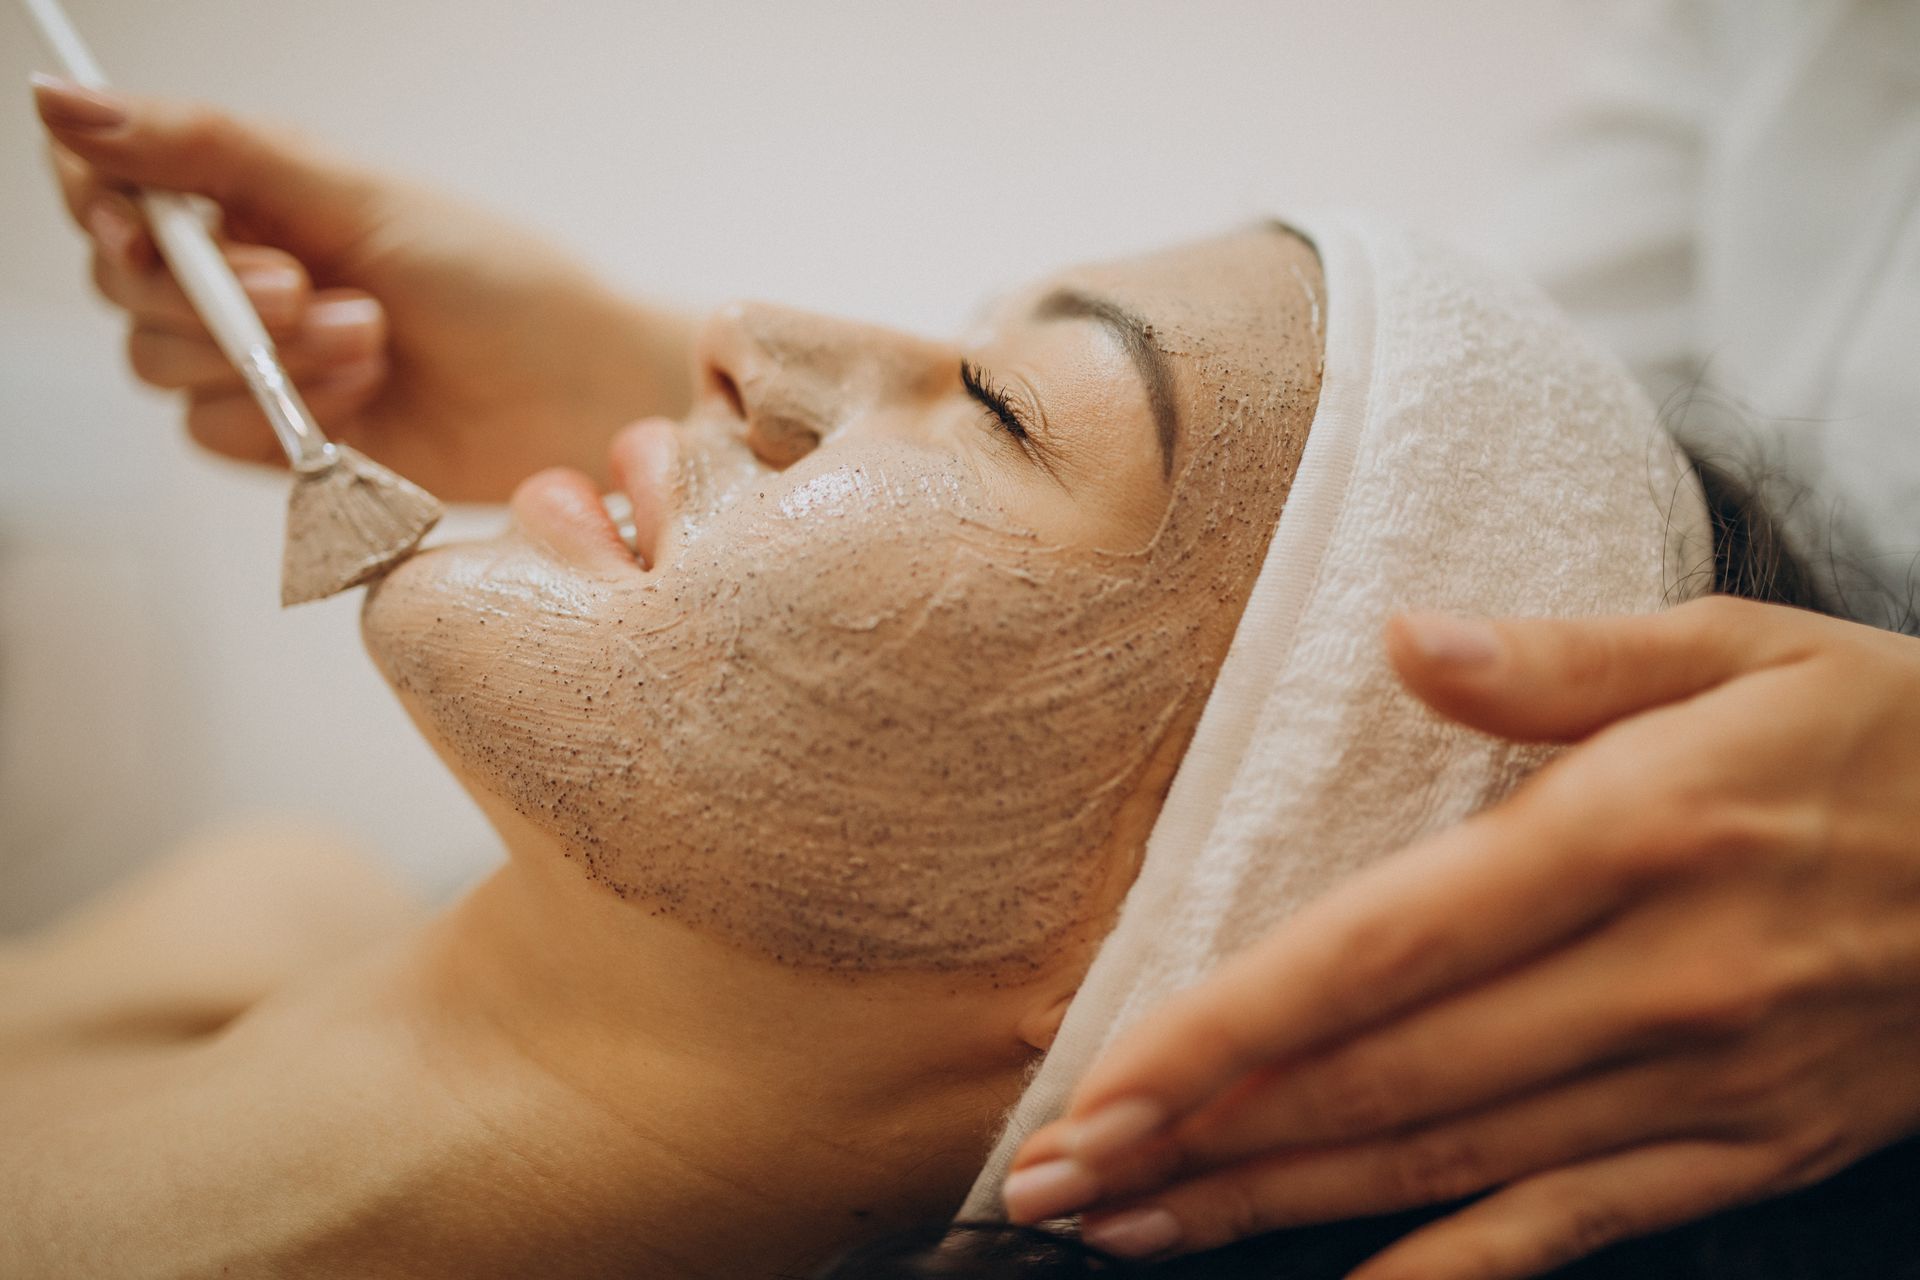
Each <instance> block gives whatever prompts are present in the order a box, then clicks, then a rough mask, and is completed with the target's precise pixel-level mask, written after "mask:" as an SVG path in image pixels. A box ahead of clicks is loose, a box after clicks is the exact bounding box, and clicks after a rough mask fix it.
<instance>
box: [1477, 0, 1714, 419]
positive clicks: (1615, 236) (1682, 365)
mask: <svg viewBox="0 0 1920 1280" xmlns="http://www.w3.org/2000/svg"><path fill="white" fill-rule="evenodd" d="M1573 7H1574V8H1576V9H1577V10H1578V11H1579V12H1578V13H1577V15H1576V16H1577V18H1578V20H1579V21H1580V23H1581V25H1582V27H1583V28H1584V29H1585V30H1584V33H1585V35H1586V36H1587V39H1586V41H1585V45H1586V48H1587V50H1588V51H1589V52H1588V61H1587V65H1586V66H1585V68H1584V70H1583V78H1582V82H1581V84H1580V86H1579V88H1578V90H1577V91H1576V94H1575V97H1574V105H1573V106H1572V108H1571V109H1570V110H1569V111H1568V112H1567V114H1566V115H1565V117H1564V118H1562V119H1560V120H1559V121H1557V122H1555V124H1554V126H1553V127H1552V128H1551V130H1550V131H1549V133H1548V135H1547V137H1546V138H1545V139H1543V144H1542V147H1541V149H1540V151H1541V154H1540V157H1539V161H1538V164H1537V166H1536V168H1535V170H1534V172H1533V173H1532V174H1531V175H1529V180H1528V181H1527V182H1526V183H1525V184H1524V186H1523V188H1522V189H1521V190H1520V191H1518V192H1516V194H1515V198H1514V199H1513V200H1512V201H1510V202H1509V203H1510V206H1511V207H1510V211H1509V212H1510V216H1509V217H1508V218H1507V219H1506V221H1505V225H1506V226H1507V228H1508V234H1507V236H1506V245H1505V249H1506V255H1507V257H1508V258H1509V261H1510V262H1511V264H1512V265H1514V266H1516V267H1518V268H1519V269H1520V270H1521V271H1523V272H1525V273H1526V274H1528V275H1530V276H1532V277H1533V278H1534V279H1535V280H1537V281H1538V282H1539V283H1540V284H1541V285H1542V286H1543V287H1544V288H1545V289H1546V290H1547V291H1548V292H1549V293H1551V294H1552V295H1553V296H1554V297H1555V298H1556V299H1557V300H1558V301H1559V302H1560V304H1561V305H1562V306H1564V307H1566V308H1567V309H1568V310H1569V311H1570V312H1572V313H1573V315H1574V317H1575V319H1576V320H1578V321H1579V322H1580V323H1581V324H1582V325H1583V326H1584V327H1585V328H1586V329H1587V330H1588V331H1589V332H1591V333H1593V334H1594V335H1595V336H1596V337H1597V338H1599V339H1600V340H1601V341H1602V342H1604V343H1605V344H1606V345H1607V346H1608V347H1609V348H1611V349H1612V350H1613V351H1614V352H1615V353H1616V354H1618V355H1619V356H1620V357H1621V358H1622V359H1623V360H1625V361H1626V363H1627V364H1628V366H1629V367H1630V368H1631V369H1632V370H1633V372H1634V374H1635V375H1636V376H1637V377H1638V378H1639V379H1640V380H1641V382H1642V384H1643V385H1645V386H1646V388H1647V389H1648V391H1649V392H1650V393H1651V394H1652V396H1653V398H1654V401H1655V403H1662V402H1664V401H1665V399H1666V398H1667V396H1668V395H1670V394H1671V393H1672V392H1674V391H1675V390H1676V389H1678V388H1680V387H1683V386H1687V385H1689V384H1691V383H1692V381H1693V379H1694V377H1695V375H1696V374H1697V372H1698V367H1699V356H1700V353H1699V351H1698V350H1697V340H1696V333H1697V326H1696V323H1695V322H1696V292H1695V286H1696V271H1697V261H1696V260H1697V256H1698V246H1697V236H1698V221H1699V212H1700V205H1701V188H1702V179H1703V175H1704V171H1705V166H1706V163H1707V157H1708V151H1709V139H1710V138H1711V136H1712V131H1713V124H1714V122H1713V120H1712V118H1711V117H1712V113H1713V111H1714V108H1715V102H1716V99H1717V96H1718V86H1717V78H1718V77H1717V74H1716V71H1717V69H1716V67H1715V66H1714V65H1713V58H1712V50H1713V26H1714V13H1713V8H1712V6H1711V4H1709V3H1707V0H1619V2H1615V3H1607V2H1606V0H1584V2H1581V3H1575V4H1574V6H1573Z"/></svg>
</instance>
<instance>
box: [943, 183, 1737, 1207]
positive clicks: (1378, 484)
mask: <svg viewBox="0 0 1920 1280" xmlns="http://www.w3.org/2000/svg"><path fill="white" fill-rule="evenodd" d="M1294 225H1296V226H1298V227H1299V229H1300V231H1301V233H1302V234H1303V235H1305V236H1306V237H1307V239H1309V240H1310V241H1312V243H1313V244H1314V246H1315V247H1316V248H1317V249H1318V250H1319V254H1320V259H1321V265H1322V268H1323V271H1324V273H1325V278H1326V292H1327V297H1326V306H1325V314H1326V366H1325V376H1324V378H1323V380H1322V383H1321V389H1320V403H1319V407H1318V409H1317V411H1316V413H1315V414H1314V418H1313V425H1312V428H1311V431H1310V433H1309V435H1308V437H1307V443H1306V447H1305V452H1304V453H1303V455H1302V458H1301V464H1300V468H1299V472H1298V474H1297V476H1296V477H1295V481H1294V485H1293V490H1292V492H1291V494H1290V495H1289V497H1288V500H1287V505H1286V510H1285V512H1284V513H1283V514H1282V516H1281V518H1280V522H1279V525H1278V526H1277V528H1276V529H1275V531H1274V536H1273V541H1272V544H1271V546H1270V547H1269V549H1268V552H1267V558H1266V561H1265V563H1264V565H1263V566H1262V568H1261V572H1260V576H1259V579H1258V580H1257V582H1256V583H1255V585H1254V589H1253V592H1252V594H1251V596H1250V597H1249V599H1248V601H1247V608H1246V613H1245V615H1244V616H1243V617H1242V619H1241V621H1240V626H1239V629H1238V631H1237V632H1236V634H1235V637H1234V641H1233V644H1232V647H1231V648H1230V649H1229V651H1228V654H1227V658H1226V661H1225V663H1224V664H1223V665H1222V667H1221V669H1220V675H1219V679H1218V681H1217V682H1216V683H1215V686H1214V689H1213V693H1212V696H1211V697H1210V698H1209V699H1208V702H1207V706H1206V709H1205V712H1204V713H1203V715H1202V717H1201V720H1200V724H1199V726H1198V728H1197V729H1196V731H1195V734H1194V739H1193V742H1192V745H1191V746H1189V747H1188V749H1187V754H1186V756H1185V758H1184V760H1183V761H1182V763H1181V765H1180V769H1179V772H1178V773H1177V774H1176V776H1175V778H1174V782H1173V786H1172V788H1171V790H1170V791H1169V793H1168V795H1167V800H1166V804H1165V807H1164V808H1163V809H1162V811H1161V814H1160V818H1159V821H1158V822H1157V823H1156V824H1155V826H1154V829H1153V832H1152V835H1151V837H1150V839H1149V840H1148V843H1147V851H1146V857H1145V860H1144V862H1143V864H1142V866H1141V871H1140V875H1139V878H1138V879H1137V880H1136V881H1135V883H1134V885H1133V888H1132V890H1131V892H1130V893H1129V894H1128V896H1127V898H1126V901H1125V902H1124V904H1123V905H1122V908H1121V911H1120V915H1119V919H1118V922H1117V924H1116V925H1115V928H1114V930H1113V932H1112V933H1111V934H1110V935H1109V936H1108V937H1107V939H1106V941H1105V943H1104V944H1103V945H1102V947H1101V949H1100V951H1099V953H1098V954H1097V956H1096V957H1095V959H1094V962H1093V965H1092V968H1091V969H1090V970H1089V972H1088V974H1087V977H1086V981H1085V983H1084V984H1083V985H1082V986H1081V988H1080V991H1079V993H1078V994H1077V995H1076V996H1075V997H1074V1000H1073V1002H1072V1004H1071V1005H1070V1006H1069V1008H1068V1010H1067V1014H1066V1019H1065V1021H1064V1022H1063V1024H1062V1026H1061V1029H1060V1034H1059V1037H1058V1038H1057V1040H1056V1041H1055V1042H1054V1044H1053V1046H1052V1048H1051V1049H1050V1050H1049V1051H1048V1053H1047V1055H1046V1057H1045V1058H1044V1059H1043V1060H1042V1061H1041V1063H1040V1064H1039V1066H1038V1068H1037V1070H1036V1072H1035V1073H1034V1075H1033V1077H1032V1079H1031V1081H1030V1083H1029V1086H1028V1088H1027V1089H1026V1091H1025V1093H1024V1094H1023V1095H1022V1096H1021V1098H1020V1100H1019V1102H1018V1103H1017V1104H1016V1105H1015V1107H1014V1109H1013V1111H1012V1113H1011V1114H1010V1116H1009V1117H1008V1120H1007V1123H1006V1126H1005V1129H1004V1131H1003V1132H1002V1134H1001V1136H1000V1138H999V1141H998V1143H997V1144H996V1146H995V1147H994V1150H993V1153H992V1156H991V1157H990V1158H989V1159H988V1161H987V1164H986V1167H985V1168H984V1169H983V1170H982V1171H981V1173H980V1176H979V1178H978V1180H977V1181H976V1182H975V1184H974V1187H973V1189H972V1192H971V1193H970V1194H969V1195H968V1197H967V1200H966V1203H965V1206H964V1208H963V1209H962V1214H961V1216H962V1217H963V1218H967V1219H973V1220H981V1219H993V1218H998V1217H1000V1216H1002V1213H1003V1210H1002V1207H1001V1204H1000V1190H1001V1185H1002V1182H1003V1180H1004V1178H1005V1175H1006V1170H1007V1165H1008V1162H1009V1161H1010V1160H1011V1159H1012V1157H1013V1153H1014V1151H1015V1150H1016V1149H1017V1148H1018V1147H1019V1145H1020V1143H1021V1141H1022V1140H1023V1139H1025V1138H1026V1136H1027V1135H1028V1134H1030V1133H1032V1132H1033V1131H1034V1130H1035V1129H1037V1128H1038V1127H1040V1126H1041V1125H1043V1124H1045V1123H1047V1122H1049V1121H1051V1120H1053V1119H1055V1118H1057V1117H1058V1116H1059V1115H1060V1113H1061V1109H1062V1107H1063V1105H1064V1103H1065V1101H1066V1099H1067V1097H1068V1095H1069V1093H1070V1092H1071V1091H1072V1089H1073V1086H1074V1084H1075V1082H1077V1081H1078V1080H1079V1079H1080V1077H1081V1076H1082V1074H1083V1073H1084V1072H1085V1071H1086V1069H1087V1067H1088V1066H1089V1065H1090V1064H1091V1063H1092V1062H1093V1061H1094V1059H1095V1058H1096V1057H1097V1056H1098V1055H1099V1053H1100V1051H1101V1050H1102V1049H1103V1048H1104V1047H1105V1046H1106V1045H1107V1044H1109V1043H1110V1042H1111V1041H1112V1040H1113V1038H1114V1036H1115V1035H1116V1034H1117V1033H1119V1032H1120V1031H1121V1030H1122V1029H1124V1028H1125V1027H1126V1026H1128V1025H1129V1024H1130V1023H1132V1022H1133V1021H1135V1020H1136V1019H1137V1018H1139V1017H1140V1016H1141V1015H1142V1014H1143V1013H1146V1012H1147V1011H1149V1010H1151V1009H1152V1008H1153V1007H1154V1006H1155V1005H1157V1004H1159V1003H1160V1002H1161V1001H1163V1000H1164V999H1166V998H1167V997H1168V996H1169V995H1171V994H1173V993H1174V992H1176V991H1179V990H1180V989H1182V988H1184V987H1187V986H1190V985H1192V984H1193V983H1194V982H1196V981H1197V980H1199V979H1200V978H1202V977H1204V976H1205V975H1206V974H1207V973H1208V972H1209V971H1210V970H1212V969H1213V968H1214V967H1215V966H1216V965H1217V964H1218V963H1219V962H1220V961H1221V960H1222V959H1224V958H1225V957H1227V956H1229V955H1231V954H1232V953H1234V952H1236V951H1238V950H1240V949H1241V948H1242V947H1244V946H1246V945H1247V944H1248V943H1250V942H1252V941H1254V940H1255V939H1256V938H1258V937H1259V936H1260V935H1262V934H1264V933H1266V932H1267V931H1268V930H1270V929H1271V928H1273V926H1274V925H1276V924H1278V923H1279V922H1280V921H1281V920H1282V919H1283V918H1285V917H1286V916H1287V915H1288V914H1290V913H1291V912H1293V911H1294V910H1296V909H1297V908H1298V907H1299V906H1300V905H1301V904H1303V903H1304V902H1306V901H1308V900H1309V899H1311V898H1312V897H1314V896H1315V895H1316V894H1319V893H1321V892H1323V891H1325V890H1326V889H1327V888H1328V886H1330V885H1332V884H1333V883H1335V882H1336V881H1338V880H1339V879H1340V878H1341V877H1342V876H1344V875H1346V874H1348V873H1349V872H1352V871H1354V870H1356V869H1358V868H1360V867H1362V866H1364V865H1366V864H1368V863H1370V862H1372V861H1374V860H1375V859H1378V858H1380V857H1383V856H1385V855H1387V854H1391V853H1392V852H1394V851H1395V850H1396V849H1399V848H1400V847H1401V846H1403V845H1405V844H1407V843H1408V842H1409V841H1412V840H1415V839H1417V838H1419V837H1420V836H1422V835H1425V834H1427V833H1430V832H1433V831H1436V830H1439V829H1441V828H1444V827H1446V826H1448V825H1450V824H1452V823H1454V822H1456V821H1458V820H1459V819H1460V818H1462V817H1464V816H1466V815H1467V814H1468V813H1470V812H1472V811H1473V810H1475V809H1478V808H1480V807H1482V806H1485V805H1487V804H1488V803H1490V802H1492V801H1494V800H1497V799H1498V798H1500V797H1501V796H1502V795H1503V794H1505V793H1506V792H1507V791H1509V790H1510V789H1511V788H1512V787H1513V786H1514V785H1515V784H1516V783H1517V782H1518V781H1519V780H1520V779H1521V778H1522V777H1523V776H1524V775H1525V774H1526V773H1527V772H1528V771H1530V770H1531V769H1532V768H1534V767H1536V766H1537V765H1538V764H1540V763H1541V762H1542V760H1543V759H1544V758H1545V755H1546V753H1545V752H1544V751H1542V750H1541V749H1539V748H1527V747H1518V746H1514V745H1511V744H1508V743H1504V742H1498V741H1495V740H1493V739H1491V738H1488V737H1485V736H1482V735H1480V734H1477V733H1473V732H1469V731H1467V730H1464V729H1461V728H1459V727H1458V726H1455V725H1451V724H1447V723H1444V722H1442V721H1441V720H1440V719H1439V718H1438V717H1436V716H1435V715H1433V714H1432V713H1431V712H1429V711H1428V710H1426V709H1425V708H1424V707H1423V706H1421V705H1420V704H1419V703H1418V702H1417V701H1415V700H1414V699H1413V698H1412V697H1411V696H1410V695H1408V694H1407V693H1406V692H1405V691H1404V690H1403V689H1401V688H1400V686H1399V684H1398V682H1397V681H1396V679H1395V678H1394V676H1393V673H1392V671H1391V669H1390V668H1389V667H1388V666H1387V663H1386V659H1385V657H1384V654H1383V652H1382V648H1381V643H1380V633H1381V628H1382V626H1383V625H1384V624H1385V622H1386V620H1387V618H1388V617H1389V616H1390V615H1392V614H1393V613H1395V612H1398V611H1400V610H1405V609H1444V610H1452V611H1457V612H1460V613H1465V614H1472V615H1501V614H1512V615H1533V616H1541V615H1554V616H1562V617H1574V616H1581V615H1590V614H1605V613H1634V612H1648V611H1652V610H1656V609H1659V608H1661V607H1662V606H1664V605H1668V604H1671V603H1674V602H1676V601H1677V600H1680V599H1684V598H1687V597H1689V596H1692V595H1696V594H1700V593H1701V592H1702V591H1704V590H1705V589H1706V588H1707V586H1708V585H1709V578H1710V563H1711V562H1710V559H1709V543H1708V536H1707V532H1706V516H1705V512H1704V508H1703V506H1702V503H1701V498H1700V495H1699V490H1698V488H1697V485H1696V484H1695V482H1694V481H1693V479H1692V477H1691V474H1690V472H1688V471H1687V470H1686V468H1685V464H1684V460H1683V459H1682V458H1680V457H1679V456H1677V454H1676V451H1675V449H1674V447H1673V446H1672V445H1671V444H1670V442H1669V441H1668V439H1667V438H1666V436H1665V435H1664V434H1663V433H1662V432H1661V431H1660V429H1659V426H1658V424H1657V421H1656V417H1655V413H1654V410H1653V407H1652V405H1651V404H1650V403H1649V402H1648V400H1647V399H1646V397H1645V396H1644V394H1642V392H1641V391H1640V390H1639V389H1638V387H1637V386H1636V385H1635V384H1634V382H1633V380H1632V378H1631V377H1629V375H1628V374H1627V372H1626V370H1625V369H1624V368H1623V367H1622V366H1621V365H1620V364H1619V362H1618V361H1616V360H1614V359H1613V358H1612V357H1610V356H1609V355H1607V354H1606V353H1604V352H1603V351H1601V350H1600V349H1599V348H1598V347H1596V346H1595V345H1594V344H1593V343H1592V342H1590V341H1589V340H1587V339H1585V338H1583V337H1582V336H1581V335H1580V334H1579V333H1578V332H1577V331H1576V330H1575V329H1574V327H1573V325H1572V324H1571V323H1570V322H1569V321H1568V320H1567V319H1565V318H1564V317H1563V316H1562V315H1561V314H1560V312H1559V311H1558V310H1557V309H1556V308H1555V307H1554V305H1553V304H1552V303H1550V302H1548V301H1547V300H1546V298H1545V297H1544V296H1543V295H1542V294H1540V293H1539V292H1538V291H1537V290H1535V289H1533V288H1531V287H1530V286H1528V285H1526V284H1524V283H1522V282H1520V281H1518V280H1515V279H1512V278H1509V277H1507V276H1504V275H1502V274H1500V273H1497V272H1495V271H1493V270H1491V269H1489V268H1486V267H1483V266H1480V265H1479V264H1477V263H1474V262H1472V261H1469V260H1466V259H1464V258H1462V257H1461V256H1459V255H1457V254H1455V253H1453V252H1451V251H1449V250H1447V249H1445V248H1443V247H1441V246H1439V245H1436V244H1434V243H1432V242H1430V241H1427V240H1425V239H1422V238H1419V237H1417V236H1414V235H1411V234H1408V233H1406V232H1403V231H1400V230H1397V229H1394V228H1392V227H1390V226H1387V225H1384V224H1380V223H1377V222H1373V221H1370V220H1368V219H1364V218H1341V217H1329V218H1324V219H1309V220H1307V221H1305V222H1304V223H1295V224H1294Z"/></svg>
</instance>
